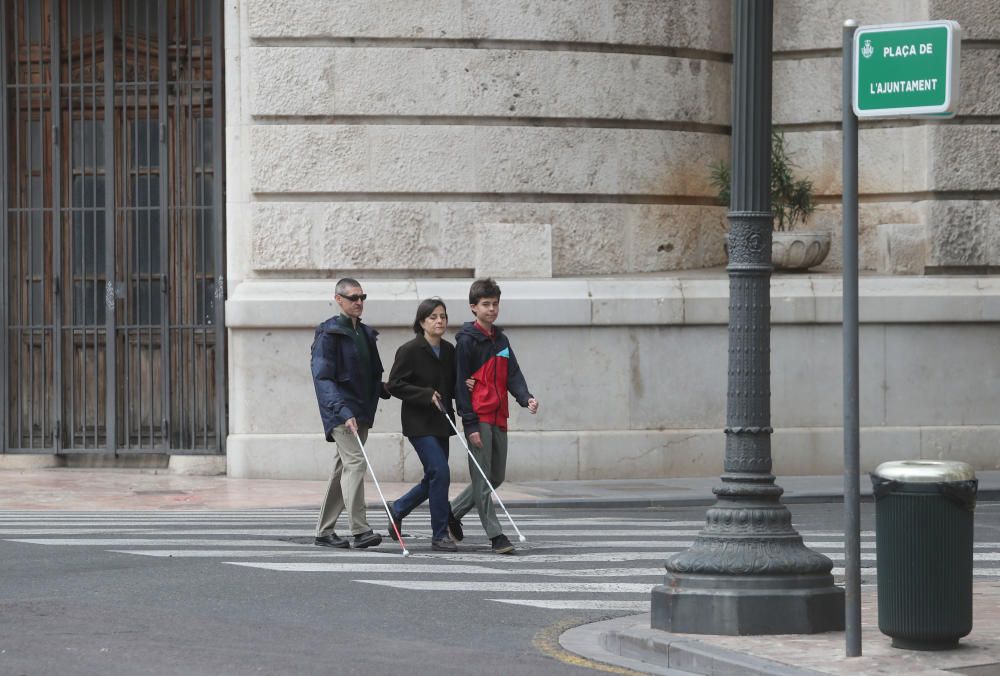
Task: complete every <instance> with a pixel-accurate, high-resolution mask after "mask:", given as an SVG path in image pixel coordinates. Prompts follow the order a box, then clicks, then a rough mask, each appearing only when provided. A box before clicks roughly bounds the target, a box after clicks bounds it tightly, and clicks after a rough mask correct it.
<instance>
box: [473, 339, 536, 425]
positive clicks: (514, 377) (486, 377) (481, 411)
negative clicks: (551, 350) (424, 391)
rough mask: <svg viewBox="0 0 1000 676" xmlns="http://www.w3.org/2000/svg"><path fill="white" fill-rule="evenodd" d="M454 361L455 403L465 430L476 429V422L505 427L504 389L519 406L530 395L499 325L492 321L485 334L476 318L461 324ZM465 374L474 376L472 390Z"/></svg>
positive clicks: (505, 398) (505, 396)
mask: <svg viewBox="0 0 1000 676" xmlns="http://www.w3.org/2000/svg"><path fill="white" fill-rule="evenodd" d="M455 362H456V367H457V368H456V372H457V376H458V379H457V382H456V383H455V403H456V405H457V407H458V413H459V415H461V416H462V423H463V424H464V425H465V433H466V434H472V433H473V432H478V431H479V423H480V422H484V423H489V424H490V425H496V426H497V427H499V428H500V429H502V430H506V429H507V415H508V409H507V393H508V392H510V393H511V394H512V395H514V399H516V400H517V403H518V404H520V405H521V406H527V405H528V400H529V399H531V398H532V395H531V392H529V391H528V385H527V383H525V382H524V376H523V375H521V367H520V366H518V364H517V358H516V357H515V356H514V351H513V350H511V348H510V341H508V340H507V336H506V335H504V332H503V329H501V328H500V327H499V326H497V325H495V324H494V325H493V331H492V335H487V333H486V332H485V331H484V330H483V329H482V328H481V327H480V326H479V325H478V324H477V323H476V322H466V323H465V324H463V325H462V328H461V330H459V332H458V334H456V336H455ZM469 378H475V380H476V385H475V387H474V388H473V389H472V392H469V388H468V387H466V385H465V381H466V380H468V379H469Z"/></svg>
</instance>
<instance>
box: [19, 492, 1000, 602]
mask: <svg viewBox="0 0 1000 676" xmlns="http://www.w3.org/2000/svg"><path fill="white" fill-rule="evenodd" d="M561 511H562V510H548V511H544V510H525V511H523V512H521V511H520V510H519V513H518V514H517V521H518V524H519V527H520V529H521V531H522V532H523V533H524V534H525V535H526V536H527V538H528V540H527V542H523V543H516V544H517V554H516V555H515V556H497V555H494V554H493V553H492V552H491V551H490V545H489V541H488V540H487V539H486V538H485V537H484V536H482V535H481V534H480V535H479V536H476V535H475V534H474V531H475V530H477V524H475V523H474V521H475V519H469V520H468V523H467V526H468V528H467V530H468V531H469V533H468V537H467V538H466V540H465V541H464V542H462V543H461V544H460V549H459V551H458V552H457V553H443V552H435V551H432V550H431V548H430V535H431V531H430V519H429V515H428V514H427V513H426V512H417V513H415V514H412V515H410V516H409V517H407V519H406V520H405V522H404V529H403V530H404V538H406V541H407V546H408V548H409V550H410V552H411V553H412V556H410V557H408V558H403V557H402V556H400V549H399V547H398V545H397V544H396V543H394V542H392V541H391V540H389V539H388V538H386V540H385V541H384V542H383V544H382V545H381V546H380V547H377V548H374V549H367V550H355V549H332V548H327V547H316V546H315V545H313V544H312V539H313V527H314V523H315V518H316V514H315V512H314V511H312V510H293V509H264V510H247V511H197V512H194V511H190V512H154V511H131V512H120V511H119V512H37V511H35V512H30V511H20V512H14V511H8V512H4V513H2V514H0V540H4V541H7V542H12V543H20V544H25V545H34V546H46V547H93V548H100V549H101V550H104V551H107V552H112V553H114V554H117V555H127V556H136V557H151V558H157V559H201V560H206V561H208V562H212V563H218V564H220V565H225V566H230V567H231V568H232V570H234V571H235V570H248V569H250V570H255V571H259V572H262V573H264V574H272V575H297V576H317V575H328V576H338V578H339V579H342V580H345V581H349V582H350V583H352V584H359V585H371V586H376V587H386V588H391V589H394V590H400V591H404V592H408V593H413V594H421V593H431V592H432V593H435V594H440V593H454V594H465V595H470V596H472V597H474V598H475V599H476V600H481V601H485V602H491V603H502V604H508V605H515V606H522V607H531V608H537V609H547V610H592V611H635V612H640V611H645V610H648V609H649V598H650V597H649V592H650V589H651V588H652V587H653V586H654V585H656V584H659V583H660V582H661V581H662V579H663V574H664V569H663V562H664V561H665V559H666V558H667V557H668V556H670V555H671V554H672V553H675V552H678V551H681V550H683V549H685V548H687V547H689V546H690V545H691V542H692V540H693V539H694V536H695V535H697V533H698V532H699V531H700V528H701V526H702V524H703V522H702V521H684V520H671V519H664V518H659V517H657V516H656V515H640V516H636V515H635V514H623V513H622V512H616V514H621V516H613V515H611V516H586V517H580V516H579V515H578V514H577V513H573V512H570V511H567V512H566V513H565V514H560V512H561ZM376 518H377V517H373V525H374V524H377V523H378V521H377V520H375V519H376ZM383 524H384V521H383ZM383 532H384V525H383ZM799 533H800V534H801V535H802V536H803V538H804V540H805V542H806V544H807V545H808V546H809V547H811V548H813V549H815V550H817V551H820V552H822V553H823V554H825V555H827V556H828V557H830V559H832V561H833V563H834V569H833V573H834V575H835V576H837V577H838V578H840V577H842V576H843V574H844V570H843V565H844V555H843V537H842V534H840V533H837V532H836V531H830V530H809V529H801V528H800V529H799ZM861 549H862V553H861V559H862V578H863V582H865V583H868V584H872V583H874V582H875V556H876V551H875V534H874V533H873V532H870V531H865V532H863V533H862V543H861ZM973 559H974V575H975V576H976V577H977V578H981V579H984V578H996V577H1000V542H977V543H976V545H975V551H974V553H973Z"/></svg>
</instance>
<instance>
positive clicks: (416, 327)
mask: <svg viewBox="0 0 1000 676" xmlns="http://www.w3.org/2000/svg"><path fill="white" fill-rule="evenodd" d="M439 307H443V308H444V312H445V317H447V316H448V306H447V305H445V304H444V301H443V300H441V299H440V298H438V297H437V296H434V297H433V298H425V299H424V300H422V301H420V305H418V306H417V318H416V319H414V320H413V332H414V333H415V334H417V335H418V336H419V335H420V334H421V333H423V332H424V327H423V326H421V324H423V321H424V320H425V319H427V318H428V317H430V316H431V313H432V312H434V310H436V309H437V308H439Z"/></svg>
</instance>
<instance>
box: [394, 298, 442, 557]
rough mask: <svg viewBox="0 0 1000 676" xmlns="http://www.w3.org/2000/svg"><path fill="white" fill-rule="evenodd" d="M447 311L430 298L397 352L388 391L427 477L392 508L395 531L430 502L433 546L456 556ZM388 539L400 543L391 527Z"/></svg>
mask: <svg viewBox="0 0 1000 676" xmlns="http://www.w3.org/2000/svg"><path fill="white" fill-rule="evenodd" d="M447 330H448V310H447V308H446V307H445V304H444V302H443V301H442V300H441V299H440V298H428V299H427V300H424V301H422V302H421V303H420V305H419V306H418V307H417V317H416V319H415V320H414V322H413V332H414V333H416V334H417V337H416V338H414V339H413V340H411V341H410V342H408V343H406V344H404V345H403V346H402V347H400V348H399V350H397V351H396V360H395V362H394V363H393V365H392V370H391V371H390V372H389V391H390V392H391V393H392V395H393V396H394V397H398V398H400V399H402V400H403V410H402V422H403V434H404V435H405V436H406V437H407V438H408V439H409V440H410V443H411V444H413V448H414V449H416V451H417V455H418V456H419V457H420V462H421V463H422V464H423V466H424V478H423V479H422V480H421V481H420V483H419V484H417V485H416V486H414V487H413V488H411V489H410V490H409V491H408V492H407V493H406V495H404V496H403V497H401V498H399V499H398V500H396V501H395V502H393V503H390V505H389V511H390V512H391V513H392V519H393V521H395V524H396V528H397V529H400V528H401V527H402V521H403V519H404V518H405V517H406V515H407V514H409V513H410V512H411V511H413V509H414V508H416V507H417V506H418V505H420V504H422V503H423V502H424V500H429V501H430V508H431V528H432V530H433V531H434V535H433V537H432V539H431V548H433V549H436V550H438V551H445V552H455V551H458V546H457V545H456V544H455V542H454V541H453V540H452V539H451V538H450V537H449V536H448V510H449V507H448V484H449V483H450V481H451V472H450V470H449V469H448V437H450V436H451V435H452V434H454V430H452V427H451V425H450V424H449V423H448V421H447V420H445V418H444V416H445V413H444V411H447V415H448V416H449V417H451V418H452V420H454V418H453V417H452V416H453V410H454V409H453V406H452V400H453V399H454V394H455V346H454V345H452V344H451V343H449V342H448V341H447V340H444V338H443V336H444V333H445V331H447ZM389 535H390V536H392V538H393V539H396V532H395V531H394V530H393V529H392V528H390V529H389Z"/></svg>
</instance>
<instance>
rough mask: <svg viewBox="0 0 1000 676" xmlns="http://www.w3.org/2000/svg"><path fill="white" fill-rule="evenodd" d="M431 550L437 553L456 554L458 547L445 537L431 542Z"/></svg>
mask: <svg viewBox="0 0 1000 676" xmlns="http://www.w3.org/2000/svg"><path fill="white" fill-rule="evenodd" d="M431 549H433V550H435V551H438V552H457V551H458V545H456V544H455V541H454V540H452V539H451V538H450V537H448V536H447V535H446V536H444V537H443V538H438V539H437V540H432V541H431Z"/></svg>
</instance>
